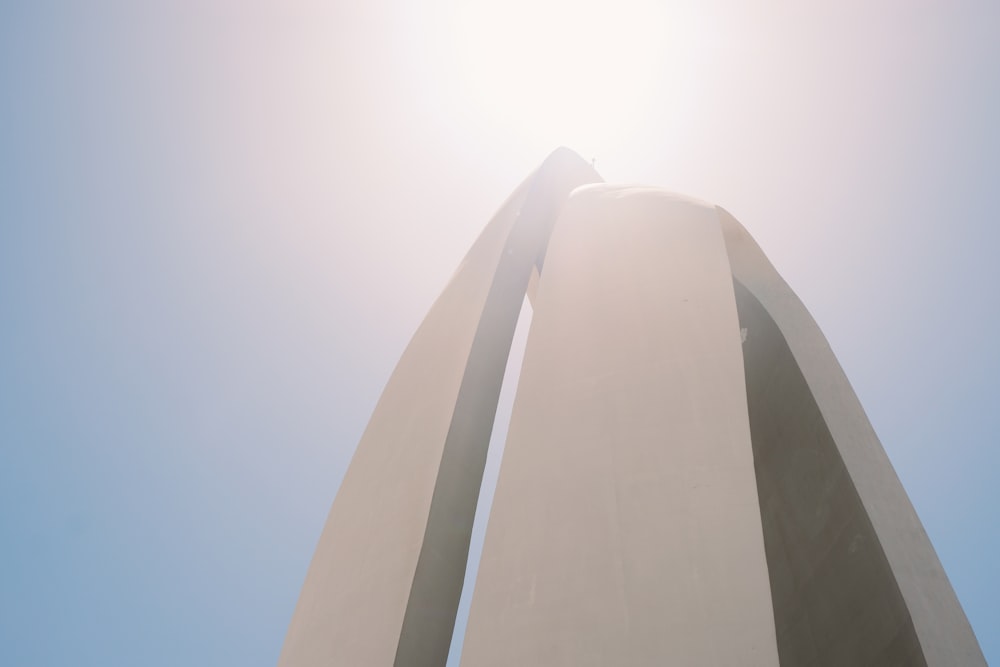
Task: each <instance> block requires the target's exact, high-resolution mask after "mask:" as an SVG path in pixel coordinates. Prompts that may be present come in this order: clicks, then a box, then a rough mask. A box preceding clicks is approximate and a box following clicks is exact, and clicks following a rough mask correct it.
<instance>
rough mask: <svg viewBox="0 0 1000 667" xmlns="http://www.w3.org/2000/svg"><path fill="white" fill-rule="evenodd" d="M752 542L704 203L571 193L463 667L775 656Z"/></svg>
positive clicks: (533, 339)
mask: <svg viewBox="0 0 1000 667" xmlns="http://www.w3.org/2000/svg"><path fill="white" fill-rule="evenodd" d="M763 546H764V545H763V538H762V532H761V524H760V514H759V510H758V501H757V490H756V484H755V479H754V469H753V458H752V453H751V445H750V429H749V426H748V422H747V407H746V394H745V390H744V385H743V361H742V356H741V352H740V337H739V327H738V326H737V317H736V304H735V301H734V297H733V287H732V278H731V274H730V271H729V264H728V261H727V258H726V253H725V245H724V242H723V238H722V234H721V231H720V229H719V225H718V220H717V215H716V212H715V209H714V207H712V206H708V205H705V204H702V203H699V202H694V201H692V200H688V199H684V198H679V197H675V196H671V195H668V194H666V193H665V192H663V191H658V190H652V189H640V188H618V187H614V188H613V187H607V186H589V187H587V188H582V189H579V190H577V191H576V192H574V194H573V195H572V196H571V198H570V201H569V203H568V204H567V206H566V208H565V210H564V211H563V214H562V216H561V217H560V219H559V221H558V222H557V223H556V228H555V230H554V232H553V237H552V240H551V241H550V244H549V252H548V255H547V259H546V265H545V270H544V271H543V272H542V276H541V280H540V282H539V285H538V292H537V295H536V297H535V301H534V318H533V321H532V326H531V330H530V333H529V335H528V343H527V349H526V351H525V358H524V363H523V367H522V371H521V378H520V382H519V385H518V392H517V396H516V398H515V402H514V408H513V414H512V418H511V425H510V431H509V434H508V439H507V444H506V449H505V451H504V459H503V462H502V464H501V469H500V476H499V480H498V482H497V489H496V495H495V497H494V502H493V508H492V511H491V515H490V520H489V524H488V526H487V532H486V541H485V545H484V548H483V555H482V560H481V561H480V566H479V575H478V580H477V582H476V588H475V592H474V595H473V600H472V608H471V612H470V617H469V624H468V629H467V631H466V636H465V647H464V651H463V654H462V665H463V666H468V667H487V666H493V665H497V666H499V665H525V666H535V665H537V666H539V667H540V666H542V665H546V666H552V665H566V666H570V665H578V666H582V665H594V666H597V665H654V664H655V665H660V664H664V665H671V664H676V665H691V666H697V665H706V666H707V665H729V664H733V665H735V664H739V665H777V664H778V657H777V652H776V649H775V635H774V626H773V623H772V612H771V602H770V595H769V586H768V577H767V566H766V562H765V558H764V548H763ZM722 638H724V640H722Z"/></svg>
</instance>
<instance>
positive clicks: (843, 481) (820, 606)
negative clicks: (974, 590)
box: [719, 208, 986, 667]
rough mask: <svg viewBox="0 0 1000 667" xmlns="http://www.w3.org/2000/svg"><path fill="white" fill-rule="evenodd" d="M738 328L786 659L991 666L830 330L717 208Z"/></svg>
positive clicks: (811, 662) (799, 662)
mask: <svg viewBox="0 0 1000 667" xmlns="http://www.w3.org/2000/svg"><path fill="white" fill-rule="evenodd" d="M719 218H720V222H721V224H722V229H723V232H724V234H725V238H726V248H727V251H728V253H729V258H730V263H731V266H732V270H733V277H734V280H735V281H736V282H737V285H736V289H737V295H738V299H737V302H738V305H739V312H740V320H741V326H742V327H744V328H745V329H746V342H745V343H744V346H743V349H744V354H745V357H746V376H747V389H748V395H749V404H750V422H751V427H752V432H753V438H754V456H755V458H756V459H757V473H758V483H759V492H760V495H761V512H762V516H763V521H764V528H765V537H766V542H767V550H768V561H769V567H770V571H771V581H772V589H773V595H774V604H775V614H776V624H777V629H778V639H779V647H780V649H781V656H782V664H786V665H844V666H845V667H846V666H848V665H924V664H926V665H933V666H934V667H948V666H954V665H963V666H964V665H985V664H986V661H985V658H984V657H983V654H982V651H981V649H980V648H979V643H978V642H977V641H976V638H975V635H974V634H973V632H972V627H971V626H970V625H969V622H968V619H967V618H966V616H965V613H964V612H963V611H962V608H961V606H960V604H959V602H958V599H957V598H956V597H955V592H954V590H953V589H952V587H951V584H950V583H949V582H948V578H947V576H946V575H945V572H944V569H943V568H942V567H941V563H940V561H939V560H938V558H937V554H936V553H935V552H934V548H933V546H932V545H931V543H930V540H929V539H928V538H927V534H926V533H925V532H924V529H923V526H922V525H921V524H920V520H919V519H918V518H917V515H916V512H915V511H914V510H913V506H912V505H911V504H910V501H909V499H908V498H907V496H906V492H905V491H904V490H903V487H902V485H901V484H900V482H899V478H898V477H897V476H896V473H895V471H894V470H893V468H892V464H891V463H890V462H889V459H888V457H887V456H886V454H885V450H884V449H883V448H882V445H881V443H880V442H879V441H878V437H877V436H876V435H875V431H874V430H873V429H872V427H871V424H870V422H869V421H868V418H867V416H866V415H865V412H864V409H863V408H862V407H861V404H860V402H859V401H858V399H857V396H856V395H855V393H854V391H853V390H852V389H851V385H850V383H849V382H848V380H847V377H846V376H845V375H844V372H843V369H841V367H840V364H839V363H838V362H837V359H836V357H835V356H834V354H833V351H832V350H831V349H830V346H829V344H828V343H827V341H826V338H825V337H824V336H823V333H822V332H821V331H820V329H819V327H818V326H817V325H816V322H815V321H814V320H813V319H812V316H810V315H809V312H808V311H807V310H806V308H805V306H803V305H802V302H801V301H800V300H799V299H798V297H796V296H795V293H794V292H793V291H792V290H791V289H790V288H789V287H788V285H787V284H786V283H785V281H784V280H782V278H781V276H779V275H778V273H777V271H775V269H774V267H773V266H772V265H771V263H770V262H769V261H768V260H767V258H766V256H765V255H764V253H763V252H762V251H761V249H760V247H759V246H758V245H757V244H756V242H754V240H753V238H752V237H751V236H750V234H749V233H748V232H747V231H746V229H745V228H744V227H743V226H742V225H741V224H740V223H739V222H738V221H737V220H736V219H735V218H734V217H733V216H732V215H730V214H729V213H728V212H726V211H725V210H723V209H721V208H720V209H719Z"/></svg>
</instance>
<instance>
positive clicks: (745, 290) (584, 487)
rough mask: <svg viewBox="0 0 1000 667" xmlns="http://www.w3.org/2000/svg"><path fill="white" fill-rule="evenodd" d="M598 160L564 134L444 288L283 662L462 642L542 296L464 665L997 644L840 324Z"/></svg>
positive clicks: (634, 662) (713, 659) (402, 663)
mask: <svg viewBox="0 0 1000 667" xmlns="http://www.w3.org/2000/svg"><path fill="white" fill-rule="evenodd" d="M599 181H600V177H599V176H598V175H597V174H596V173H595V172H594V171H593V169H592V168H591V166H590V165H589V164H587V163H586V162H585V161H583V160H582V159H581V158H580V157H579V156H577V155H575V154H574V153H572V152H570V151H566V150H564V149H561V150H559V151H556V152H555V153H553V154H552V155H551V156H550V157H549V158H548V159H547V160H546V161H545V163H543V165H542V166H541V167H540V168H539V169H538V170H537V171H536V172H535V173H534V174H532V175H531V176H530V177H529V178H528V179H527V180H526V181H525V182H524V183H523V184H522V185H521V186H520V187H519V188H518V189H517V190H516V191H515V192H514V193H513V194H512V195H511V197H510V198H509V199H508V200H507V202H505V203H504V205H503V206H502V207H501V209H500V211H499V212H498V213H497V215H496V216H495V217H494V218H493V220H492V221H491V222H490V223H489V224H488V225H487V227H486V229H485V230H484V231H483V233H482V235H481V236H480V238H479V239H478V240H477V241H476V243H475V245H474V246H473V247H472V249H471V250H470V251H469V254H468V255H467V256H466V258H465V259H464V260H463V262H462V264H461V266H460V267H459V269H458V271H457V272H456V273H455V276H454V277H453V279H452V280H451V281H450V282H449V284H448V286H447V287H446V288H445V290H444V292H443V293H442V295H441V297H440V298H439V299H438V300H437V302H435V304H434V305H433V307H432V308H431V310H430V312H429V313H428V315H427V317H426V319H425V320H424V322H423V323H422V324H421V326H420V328H419V329H418V330H417V332H416V334H415V335H414V337H413V339H412V341H411V342H410V344H409V346H408V347H407V349H406V351H405V352H404V354H403V356H402V358H401V359H400V361H399V364H398V365H397V367H396V369H395V371H394V372H393V375H392V377H391V378H390V380H389V382H388V384H387V385H386V389H385V391H384V393H383V395H382V397H381V399H380V400H379V403H378V405H377V406H376V408H375V412H374V414H373V415H372V418H371V421H370V423H369V425H368V428H367V430H366V431H365V434H364V435H363V437H362V439H361V442H360V444H359V445H358V450H357V452H356V454H355V457H354V459H353V461H352V463H351V466H350V468H349V470H348V472H347V475H346V477H345V479H344V482H343V484H342V486H341V489H340V491H339V492H338V494H337V498H336V500H335V501H334V504H333V508H332V509H331V511H330V516H329V519H328V520H327V524H326V526H325V527H324V530H323V534H322V536H321V537H320V541H319V545H318V547H317V549H316V554H315V556H314V558H313V561H312V564H311V565H310V567H309V571H308V573H307V575H306V580H305V583H304V585H303V588H302V594H301V597H300V599H299V603H298V605H297V607H296V610H295V613H294V616H293V618H292V621H291V624H290V626H289V630H288V635H287V637H286V641H285V645H284V648H283V651H282V654H281V657H280V660H279V665H281V666H282V667H306V666H307V667H319V666H320V665H322V666H324V667H328V666H331V665H334V666H344V667H356V666H362V665H363V666H369V665H370V666H379V665H396V666H399V667H410V666H417V667H443V665H444V664H445V662H446V660H447V654H448V648H449V644H450V640H451V634H452V632H453V628H454V622H455V614H456V610H457V606H458V602H459V597H460V594H461V590H462V582H463V578H464V574H465V568H466V561H467V558H468V548H469V538H470V534H471V530H472V522H473V518H474V514H475V508H476V503H477V500H478V495H479V488H480V485H481V480H482V474H483V466H484V463H485V459H486V449H487V446H488V444H489V437H490V433H491V429H492V425H493V420H494V417H495V413H496V405H497V399H498V394H499V390H500V385H501V382H502V379H503V378H502V375H503V372H504V368H505V365H506V361H507V357H508V355H509V351H510V344H511V338H512V335H513V331H514V327H515V325H516V321H517V317H518V313H519V311H520V308H521V305H522V302H523V299H524V298H525V295H526V294H527V295H528V297H529V298H530V299H531V301H532V305H533V307H534V316H533V321H532V325H531V329H530V331H529V334H528V342H527V349H526V352H525V359H524V363H523V366H522V372H521V378H520V383H519V387H518V392H517V396H516V398H515V403H514V408H513V415H512V421H511V425H510V429H509V434H508V442H507V444H506V450H505V453H504V458H503V461H502V464H501V470H500V475H499V481H498V485H497V490H496V494H495V498H494V504H493V508H492V511H491V515H490V519H489V523H488V527H487V532H486V539H485V545H484V550H483V556H482V561H481V563H480V566H479V574H478V578H477V581H476V586H475V591H474V594H473V598H472V605H471V613H470V618H469V622H468V626H467V632H466V636H465V638H464V649H463V654H462V665H463V667H490V666H500V665H518V666H521V665H526V666H539V667H540V666H542V665H545V666H556V667H570V666H573V667H576V666H580V665H582V666H588V665H593V666H597V665H616V666H617V665H629V666H638V665H683V666H685V667H688V666H694V667H697V666H699V665H704V666H708V665H741V666H743V665H747V666H755V665H761V666H773V665H779V664H780V665H783V666H784V667H799V666H806V667H812V666H817V667H818V666H823V667H853V666H870V667H875V666H880V667H881V666H886V665H898V666H903V665H913V666H918V667H919V666H931V667H956V666H965V665H971V666H979V665H985V661H984V659H983V656H982V653H981V651H980V649H979V646H978V644H977V642H976V638H975V636H974V635H973V633H972V630H971V628H970V626H969V624H968V621H967V620H966V618H965V615H964V613H963V612H962V609H961V607H960V606H959V604H958V601H957V599H956V597H955V594H954V592H953V591H952V589H951V586H950V584H949V583H948V579H947V577H946V576H945V574H944V572H943V570H942V568H941V565H940V563H939V562H938V559H937V556H936V555H935V553H934V549H933V547H932V546H931V545H930V543H929V541H928V539H927V536H926V534H925V533H924V531H923V528H922V527H921V525H920V521H919V519H918V518H917V516H916V514H915V513H914V511H913V508H912V506H911V505H910V503H909V500H908V499H907V497H906V494H905V492H904V490H903V489H902V486H901V485H900V483H899V480H898V479H897V477H896V475H895V473H894V472H893V469H892V466H891V465H890V463H889V461H888V459H887V457H886V455H885V452H884V451H883V449H882V447H881V445H880V444H879V442H878V439H877V438H876V436H875V434H874V431H873V430H872V428H871V425H870V424H869V422H868V420H867V418H866V416H865V414H864V411H863V409H862V408H861V405H860V403H859V402H858V400H857V397H856V396H855V394H854V392H853V390H852V389H851V387H850V384H849V383H848V381H847V378H846V377H845V376H844V374H843V371H842V370H841V368H840V366H839V364H838V363H837V361H836V358H835V357H834V356H833V353H832V351H831V350H830V348H829V345H828V344H827V342H826V340H825V338H824V337H823V335H822V333H821V332H820V330H819V328H818V327H817V326H816V323H815V322H814V321H813V320H812V318H811V317H810V316H809V313H808V312H807V311H806V309H805V307H804V306H803V305H802V304H801V302H800V301H799V300H798V298H797V297H796V296H795V294H794V293H793V292H792V291H791V289H789V288H788V286H787V285H786V284H785V283H784V281H783V280H782V279H781V278H780V276H779V275H778V274H777V272H776V271H775V270H774V268H773V267H772V266H771V265H770V263H769V262H768V261H767V259H766V257H765V256H764V254H763V252H761V250H760V248H759V247H758V246H757V245H756V243H754V241H753V239H752V238H751V237H750V235H749V234H748V233H747V232H746V230H745V229H744V228H743V227H742V226H741V225H740V224H739V223H738V222H737V221H736V220H735V219H734V218H733V217H732V216H731V215H729V214H728V213H727V212H726V211H724V210H722V209H720V208H717V207H715V206H712V205H709V204H705V203H703V202H698V201H694V200H691V199H687V198H684V197H680V196H676V195H672V194H669V193H668V192H666V191H663V190H659V189H655V188H639V187H624V186H609V185H603V184H596V183H599ZM550 236H551V238H550Z"/></svg>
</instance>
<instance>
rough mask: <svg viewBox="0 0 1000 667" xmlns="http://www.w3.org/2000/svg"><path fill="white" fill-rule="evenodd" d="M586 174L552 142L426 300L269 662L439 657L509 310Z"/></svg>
mask: <svg viewBox="0 0 1000 667" xmlns="http://www.w3.org/2000/svg"><path fill="white" fill-rule="evenodd" d="M597 180H599V177H598V176H597V174H596V172H594V171H593V169H592V168H591V167H590V165H589V164H587V163H586V162H584V161H583V160H582V159H581V158H579V157H578V156H577V155H575V154H573V153H570V152H569V151H565V150H563V151H557V152H555V153H553V154H552V155H551V156H550V157H549V159H548V160H546V162H545V163H544V164H543V165H542V166H541V167H540V168H539V169H538V171H537V172H536V173H534V174H532V175H531V176H530V177H529V178H528V179H527V180H526V181H525V182H524V183H522V185H521V186H520V187H519V188H518V189H517V190H516V191H515V192H514V193H513V194H512V195H511V196H510V197H509V198H508V200H507V201H506V202H505V203H504V204H503V206H502V207H501V208H500V210H499V212H498V213H497V214H496V216H495V217H494V218H493V220H492V221H491V222H490V223H489V225H487V227H486V229H485V230H484V231H483V233H482V234H481V235H480V237H479V239H478V240H477V241H476V243H475V245H473V247H472V249H471V250H470V251H469V254H468V255H467V256H466V258H465V259H464V260H463V262H462V264H461V266H460V267H459V269H458V271H457V272H456V273H455V275H454V277H453V278H452V280H451V281H450V282H449V284H448V286H447V287H446V288H445V290H444V292H443V293H442V294H441V296H440V297H439V298H438V300H437V301H436V302H435V303H434V305H433V306H432V308H431V311H430V313H428V315H427V317H426V318H425V319H424V321H423V323H422V324H421V326H420V328H419V329H418V330H417V332H416V333H415V334H414V336H413V339H412V340H411V341H410V344H409V346H408V347H407V349H406V351H405V352H404V353H403V356H402V358H401V359H400V361H399V363H398V365H397V366H396V369H395V370H394V371H393V374H392V377H391V378H390V379H389V382H388V384H387V385H386V388H385V390H384V392H383V394H382V397H381V398H380V399H379V403H378V405H377V406H376V408H375V412H374V414H373V415H372V418H371V420H370V422H369V424H368V428H367V429H366V430H365V433H364V435H363V436H362V438H361V442H360V443H359V445H358V448H357V451H356V452H355V454H354V458H353V460H352V461H351V465H350V467H349V469H348V471H347V474H346V476H345V478H344V481H343V484H342V485H341V487H340V490H339V491H338V493H337V497H336V499H335V501H334V503H333V507H332V508H331V510H330V516H329V518H328V519H327V523H326V526H325V527H324V529H323V534H322V536H321V537H320V540H319V545H318V546H317V548H316V553H315V555H314V556H313V560H312V563H311V564H310V566H309V571H308V573H307V575H306V580H305V583H304V585H303V587H302V593H301V596H300V598H299V601H298V604H297V605H296V608H295V612H294V615H293V617H292V620H291V624H290V626H289V629H288V634H287V636H286V638H285V643H284V646H283V648H282V652H281V656H280V658H279V661H278V664H279V665H282V666H285V665H287V666H295V667H298V666H300V665H316V666H319V665H345V666H347V665H350V666H360V665H391V664H393V662H394V661H397V663H398V664H400V665H443V664H444V661H445V660H446V658H447V654H448V646H449V643H450V641H451V633H452V628H453V626H454V622H455V613H456V610H457V607H458V602H459V597H460V595H461V590H462V580H463V577H464V574H465V564H466V558H467V556H468V545H469V537H470V534H471V530H472V521H473V518H474V515H475V507H476V500H477V498H478V495H479V487H480V484H481V480H482V473H483V465H484V463H485V460H486V448H487V446H488V444H489V438H490V432H491V430H492V426H493V418H494V415H495V412H496V405H497V399H498V395H499V392H500V384H501V382H502V380H503V371H504V367H505V366H506V363H507V355H508V351H509V349H510V343H511V338H512V336H513V333H514V326H515V324H516V322H517V315H518V313H519V312H520V309H521V304H522V302H523V300H524V294H525V291H526V289H527V286H528V282H529V279H530V277H531V273H532V271H533V270H534V269H535V267H536V265H537V264H539V263H540V262H541V257H542V255H543V254H544V248H545V242H546V241H547V239H548V232H549V227H550V226H551V223H552V220H554V219H555V217H556V215H557V214H558V211H559V208H560V206H561V205H562V203H563V201H564V200H565V198H566V195H567V194H568V193H569V192H570V190H572V189H573V188H574V187H576V186H577V185H580V184H583V183H591V182H595V181H597ZM397 654H398V657H397Z"/></svg>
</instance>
